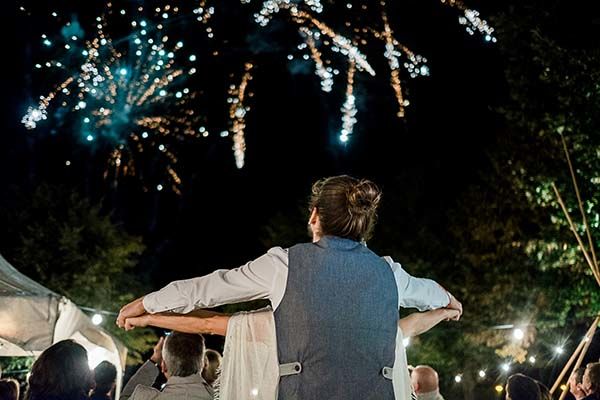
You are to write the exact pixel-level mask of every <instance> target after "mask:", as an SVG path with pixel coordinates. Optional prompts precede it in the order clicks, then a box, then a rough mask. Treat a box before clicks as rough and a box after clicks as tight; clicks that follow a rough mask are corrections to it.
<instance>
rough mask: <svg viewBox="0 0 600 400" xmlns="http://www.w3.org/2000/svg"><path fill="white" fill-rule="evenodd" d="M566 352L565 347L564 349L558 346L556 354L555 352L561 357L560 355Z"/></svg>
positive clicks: (555, 349)
mask: <svg viewBox="0 0 600 400" xmlns="http://www.w3.org/2000/svg"><path fill="white" fill-rule="evenodd" d="M564 351H565V349H563V347H562V346H556V347H555V348H554V352H555V353H556V354H559V355H560V354H562V353H564Z"/></svg>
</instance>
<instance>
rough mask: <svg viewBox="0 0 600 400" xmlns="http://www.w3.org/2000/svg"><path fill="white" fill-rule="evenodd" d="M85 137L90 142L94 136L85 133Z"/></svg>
mask: <svg viewBox="0 0 600 400" xmlns="http://www.w3.org/2000/svg"><path fill="white" fill-rule="evenodd" d="M85 138H86V140H87V141H88V142H91V141H93V140H94V137H93V136H92V135H87V136H86V137H85Z"/></svg>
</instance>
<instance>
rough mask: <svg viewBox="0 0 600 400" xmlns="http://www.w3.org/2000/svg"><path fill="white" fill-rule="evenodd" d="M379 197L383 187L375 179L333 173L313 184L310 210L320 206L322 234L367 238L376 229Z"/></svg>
mask: <svg viewBox="0 0 600 400" xmlns="http://www.w3.org/2000/svg"><path fill="white" fill-rule="evenodd" d="M380 200H381V191H380V190H379V188H378V187H377V185H375V184H374V183H373V182H371V181H369V180H366V179H360V180H359V179H356V178H353V177H351V176H347V175H341V176H333V177H329V178H324V179H321V180H319V181H317V182H315V184H314V185H313V186H312V193H311V196H310V201H309V210H310V211H312V210H313V209H315V208H316V209H317V213H318V215H319V220H320V222H321V232H319V233H320V234H321V235H323V236H325V235H331V236H338V237H342V238H346V239H352V240H355V241H363V240H364V241H366V240H369V239H370V238H371V235H372V233H373V228H374V227H375V222H376V221H377V206H378V205H379V201H380Z"/></svg>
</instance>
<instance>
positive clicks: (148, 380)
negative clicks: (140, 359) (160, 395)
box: [121, 361, 159, 400]
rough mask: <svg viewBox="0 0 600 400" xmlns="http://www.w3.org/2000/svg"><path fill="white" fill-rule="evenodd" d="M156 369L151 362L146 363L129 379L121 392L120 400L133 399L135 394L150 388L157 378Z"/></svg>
mask: <svg viewBox="0 0 600 400" xmlns="http://www.w3.org/2000/svg"><path fill="white" fill-rule="evenodd" d="M158 372H159V371H158V368H157V367H156V366H155V365H154V363H152V362H151V361H146V362H145V363H144V364H143V365H142V366H141V367H140V369H138V370H137V371H136V373H135V374H133V376H132V377H131V378H130V379H129V381H128V382H127V384H126V385H125V387H124V388H123V391H122V392H121V399H123V400H127V399H130V398H131V399H135V398H136V394H138V392H139V391H140V390H143V389H140V388H143V387H148V388H149V387H151V386H152V384H153V383H154V381H155V380H156V378H157V377H158Z"/></svg>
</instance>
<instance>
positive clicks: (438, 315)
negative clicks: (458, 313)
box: [398, 309, 450, 337]
mask: <svg viewBox="0 0 600 400" xmlns="http://www.w3.org/2000/svg"><path fill="white" fill-rule="evenodd" d="M449 317H450V312H449V310H446V309H438V310H432V311H427V312H424V313H413V314H411V315H409V316H407V317H404V318H402V319H401V320H400V321H398V325H399V326H400V329H402V333H403V335H404V336H405V337H412V336H417V335H420V334H421V333H423V332H427V331H428V330H430V329H431V328H433V327H434V326H436V325H437V324H439V323H440V322H442V321H443V320H445V319H448V318H449Z"/></svg>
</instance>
